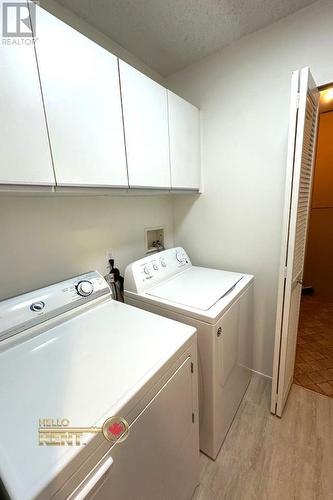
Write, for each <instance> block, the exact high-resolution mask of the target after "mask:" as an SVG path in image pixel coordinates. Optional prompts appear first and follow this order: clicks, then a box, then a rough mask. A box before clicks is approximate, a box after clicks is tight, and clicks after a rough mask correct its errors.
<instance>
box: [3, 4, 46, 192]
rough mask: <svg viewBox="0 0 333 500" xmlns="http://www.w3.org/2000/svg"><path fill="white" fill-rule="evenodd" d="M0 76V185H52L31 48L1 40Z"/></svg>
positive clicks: (44, 125)
mask: <svg viewBox="0 0 333 500" xmlns="http://www.w3.org/2000/svg"><path fill="white" fill-rule="evenodd" d="M5 4H6V2H3V1H2V0H1V1H0V9H1V13H2V14H1V18H2V15H3V8H6V5H5ZM27 13H28V11H27ZM29 40H30V39H29ZM9 41H10V39H9ZM0 74H1V77H0V110H1V120H0V158H1V159H0V184H32V185H39V184H40V185H54V175H53V168H52V161H51V155H50V148H49V142H48V137H47V129H46V123H45V117H44V111H43V102H42V96H41V91H40V84H39V79H38V71H37V64H36V58H35V53H34V48H33V45H32V44H31V45H26V44H22V45H15V44H12V45H7V44H6V43H5V40H4V41H3V42H2V44H1V45H0Z"/></svg>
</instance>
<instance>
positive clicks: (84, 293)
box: [76, 280, 94, 297]
mask: <svg viewBox="0 0 333 500" xmlns="http://www.w3.org/2000/svg"><path fill="white" fill-rule="evenodd" d="M76 291H77V293H78V295H81V297H89V295H91V294H92V293H93V291H94V285H93V284H92V283H91V281H88V280H82V281H79V282H78V284H77V285H76Z"/></svg>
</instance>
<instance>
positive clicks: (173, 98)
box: [168, 90, 201, 190]
mask: <svg viewBox="0 0 333 500" xmlns="http://www.w3.org/2000/svg"><path fill="white" fill-rule="evenodd" d="M168 106H169V134H170V165H171V187H172V188H174V189H195V190H199V189H200V164H201V162H200V122H199V110H198V108H196V107H195V106H193V105H192V104H190V103H189V102H187V101H185V100H184V99H182V98H181V97H179V96H177V95H176V94H174V93H173V92H170V91H169V90H168Z"/></svg>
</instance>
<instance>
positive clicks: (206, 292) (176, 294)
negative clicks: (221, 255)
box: [147, 266, 244, 311]
mask: <svg viewBox="0 0 333 500" xmlns="http://www.w3.org/2000/svg"><path fill="white" fill-rule="evenodd" d="M243 276H244V275H243V274H240V273H231V272H229V271H220V270H217V269H207V268H204V267H196V266H192V267H191V268H190V269H188V270H186V271H184V272H183V273H181V274H178V275H177V276H175V277H174V278H171V279H170V280H168V281H165V282H164V283H162V284H161V285H158V286H156V287H154V288H152V289H151V290H149V291H148V292H147V295H150V296H152V297H157V298H160V299H162V300H168V301H170V302H175V303H177V304H180V305H182V306H186V307H191V308H193V309H199V310H200V311H208V309H210V308H211V307H212V306H213V305H214V304H215V303H216V302H217V301H218V300H220V299H221V298H222V297H224V296H225V295H226V294H227V293H228V292H230V290H231V289H233V288H234V287H235V286H236V284H237V283H238V282H239V281H240V280H241V279H242V278H243Z"/></svg>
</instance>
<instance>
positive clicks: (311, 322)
mask: <svg viewBox="0 0 333 500" xmlns="http://www.w3.org/2000/svg"><path fill="white" fill-rule="evenodd" d="M294 382H295V383H296V384H298V385H301V386H302V387H306V388H307V389H311V390H312V391H316V392H319V393H321V394H325V395H326V396H330V397H333V298H330V297H324V296H319V295H316V294H314V295H303V296H302V301H301V310H300V319H299V327H298V336H297V349H296V362H295V376H294Z"/></svg>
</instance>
